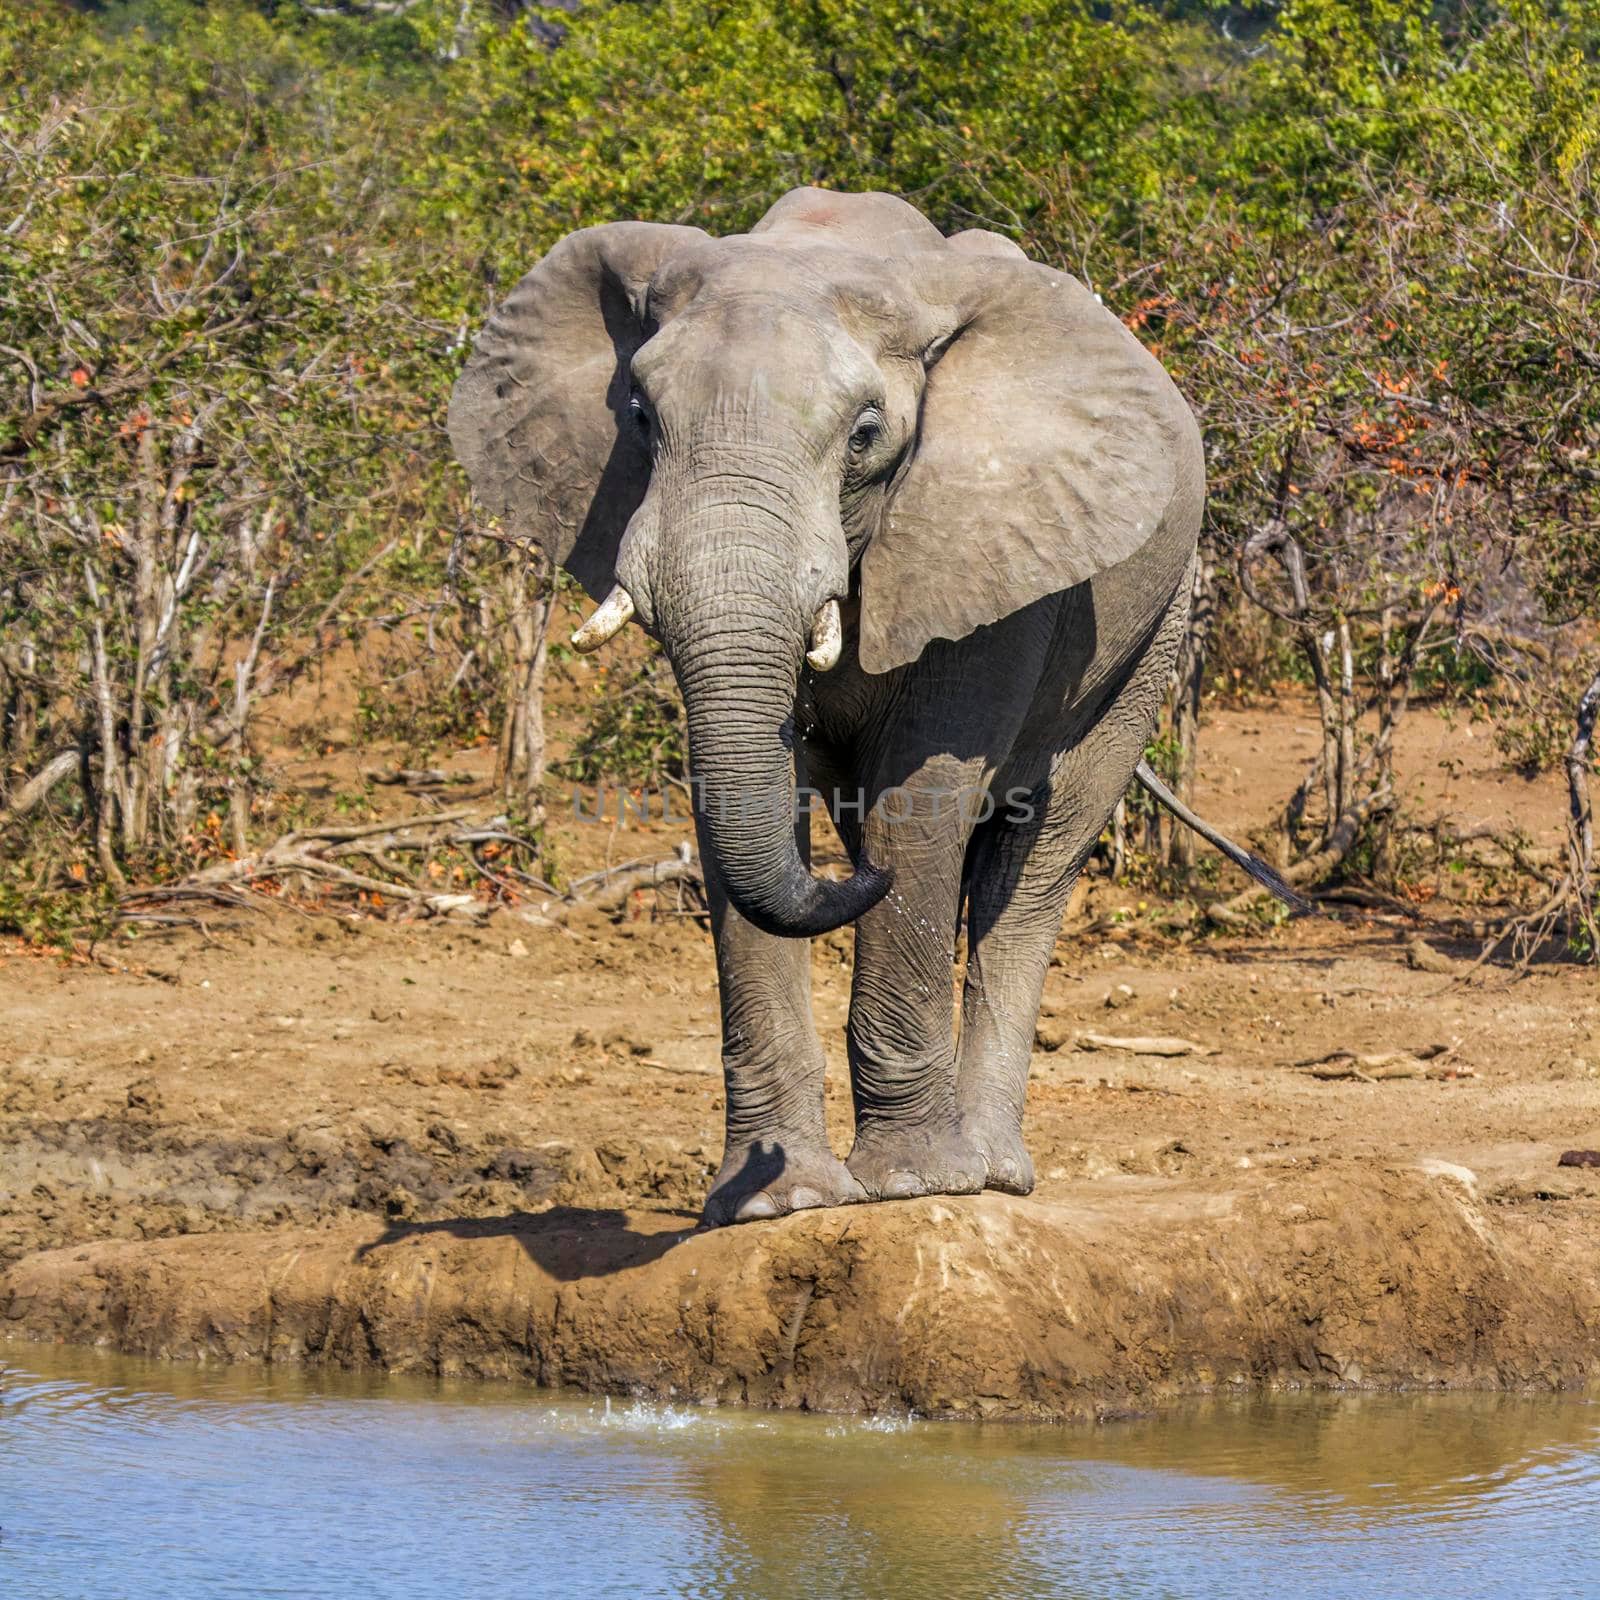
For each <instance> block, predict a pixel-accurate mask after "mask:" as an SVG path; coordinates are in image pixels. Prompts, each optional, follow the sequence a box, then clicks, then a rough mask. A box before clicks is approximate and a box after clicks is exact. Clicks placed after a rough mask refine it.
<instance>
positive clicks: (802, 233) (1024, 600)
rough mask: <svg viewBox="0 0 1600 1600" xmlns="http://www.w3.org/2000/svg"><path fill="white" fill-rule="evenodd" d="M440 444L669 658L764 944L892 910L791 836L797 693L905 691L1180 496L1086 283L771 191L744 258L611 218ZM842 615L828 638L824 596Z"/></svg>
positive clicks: (1150, 527) (867, 207)
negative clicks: (812, 687)
mask: <svg viewBox="0 0 1600 1600" xmlns="http://www.w3.org/2000/svg"><path fill="white" fill-rule="evenodd" d="M450 435H451V438H452V440H453V441H454V444H455V448H456V450H457V453H458V454H459V455H460V457H461V460H462V461H463V463H464V464H465V465H466V467H467V470H468V472H469V474H470V475H471V478H472V481H473V484H474V486H475V488H476V490H477V493H478V495H479V497H480V499H481V500H482V501H483V503H484V504H485V505H486V507H487V508H488V509H489V510H490V511H491V512H492V513H494V514H496V515H499V516H501V517H503V518H504V519H505V520H506V522H507V524H508V525H509V526H511V527H512V528H513V529H514V530H517V531H520V532H523V533H525V534H527V535H530V536H532V537H534V538H536V539H537V540H539V541H540V542H541V543H542V544H544V545H545V547H546V548H547V549H549V550H550V551H551V553H552V554H553V555H554V556H555V558H556V559H557V560H559V561H560V562H562V563H563V564H564V565H565V566H566V567H567V569H568V570H569V571H570V572H572V573H573V574H574V576H576V577H577V579H578V580H579V582H581V583H582V584H583V586H584V588H585V589H587V590H588V591H589V593H590V594H591V595H594V596H595V597H596V598H599V599H603V604H602V606H601V609H600V611H599V612H598V613H597V614H596V616H595V617H593V618H592V619H591V620H590V622H589V623H587V624H586V625H585V627H584V628H582V629H580V630H579V635H578V636H577V642H578V643H579V645H580V646H593V645H595V644H598V643H600V642H603V640H604V638H605V637H607V636H609V634H610V633H612V632H614V631H615V630H616V629H617V628H618V627H620V626H622V624H623V623H625V622H626V621H627V620H629V618H630V617H637V618H638V620H639V621H640V622H641V623H642V624H643V625H644V626H645V627H646V628H647V629H649V630H650V631H651V632H652V633H653V634H655V635H656V636H657V637H658V638H659V639H660V640H661V642H662V644H663V646H664V647H665V649H666V651H667V654H668V656H669V658H670V660H671V662H672V665H673V668H674V670H675V672H676V673H677V676H678V680H679V684H680V687H681V689H682V692H683V697H684V704H685V707H686V709H687V713H688V724H689V742H690V756H691V761H692V764H693V768H694V772H695V777H696V780H697V782H696V789H697V805H698V806H699V808H700V818H699V820H700V824H701V832H702V837H703V840H704V841H705V843H706V845H707V847H708V848H709V849H710V850H711V851H713V852H714V853H715V857H716V866H717V869H718V871H719V875H720V877H721V878H722V881H723V882H724V884H725V885H726V887H727V890H728V894H729V897H730V898H731V899H732V901H733V903H734V904H735V905H736V906H737V907H738V908H739V910H740V911H742V912H743V913H744V914H745V915H746V916H747V917H749V918H750V920H751V921H753V922H754V923H756V924H757V925H758V926H760V927H762V928H765V929H767V930H769V931H771V932H775V933H781V934H793V935H805V934H814V933H819V932H822V931H825V930H827V929H829V928H832V927H836V926H838V925H839V924H841V923H844V922H847V921H850V920H852V919H853V918H855V917H857V916H859V915H860V914H861V913H862V912H863V911H865V910H867V909H868V908H869V907H870V906H871V905H872V904H874V903H875V902H876V901H877V899H878V898H879V897H880V896H881V895H882V894H883V893H884V892H885V890H886V889H887V888H888V880H887V878H886V876H885V875H884V874H883V873H881V872H879V871H877V870H876V869H874V868H873V867H872V866H871V865H870V864H869V863H867V862H866V861H864V860H863V861H859V862H858V863H857V868H856V872H855V874H854V876H853V877H852V878H850V879H849V880H848V881H846V882H844V883H832V882H827V881H824V880H820V879H816V878H813V877H811V876H810V874H809V873H808V872H807V871H806V869H805V867H804V865H803V863H802V861H801V858H800V855H799V852H798V849H797V847H796V844H795V841H794V833H793V827H792V807H793V798H794V788H793V784H794V779H793V768H792V762H791V755H790V750H789V743H790V740H791V738H792V736H793V727H792V710H793V706H794V701H795V693H796V683H797V678H798V675H799V673H800V672H801V671H802V670H803V669H804V667H805V665H806V663H807V662H809V664H810V670H812V671H825V670H827V669H828V668H829V667H831V666H832V665H833V664H834V662H835V661H836V660H837V659H838V657H839V654H840V650H841V644H843V646H844V647H853V648H854V650H855V651H856V654H857V657H858V660H859V666H860V668H861V670H863V671H864V672H867V673H886V672H890V671H893V670H894V669H896V668H899V667H903V666H905V665H906V664H907V663H909V662H911V661H913V660H915V659H916V657H917V656H918V655H919V654H920V653H921V652H922V651H923V650H924V649H925V648H926V647H927V646H928V645H929V644H930V642H931V641H933V640H935V639H960V638H963V637H965V636H966V635H967V634H969V633H971V632H972V631H973V630H974V629H976V628H981V627H984V626H985V625H987V624H990V623H993V622H996V621H998V620H999V619H1000V618H1002V617H1004V616H1006V615H1008V614H1009V613H1011V612H1013V611H1015V610H1017V609H1018V608H1020V607H1022V606H1025V605H1028V604H1030V603H1031V602H1033V601H1036V600H1039V599H1042V598H1043V597H1045V596H1047V595H1051V594H1055V593H1057V592H1059V591H1061V590H1064V589H1068V588H1071V587H1072V586H1073V585H1075V584H1078V583H1081V582H1083V581H1084V580H1085V579H1087V578H1089V577H1090V576H1091V575H1092V574H1094V573H1096V572H1098V571H1100V570H1102V569H1103V568H1105V567H1108V566H1111V565H1113V564H1115V563H1117V562H1119V561H1122V560H1124V559H1125V558H1127V557H1128V556H1129V555H1131V554H1132V553H1133V552H1134V551H1135V550H1136V549H1137V548H1138V547H1139V546H1140V545H1141V544H1142V543H1143V542H1144V541H1145V540H1146V539H1147V538H1148V537H1149V536H1150V535H1151V534H1152V533H1153V532H1154V531H1155V530H1156V528H1157V527H1158V526H1159V525H1160V523H1161V521H1162V518H1163V516H1164V514H1165V512H1166V509H1167V506H1168V503H1169V501H1170V500H1171V499H1172V497H1173V495H1174V493H1175V492H1176V491H1177V488H1178V486H1179V479H1180V478H1181V477H1182V476H1183V475H1184V474H1185V473H1186V472H1192V471H1193V467H1192V466H1191V465H1190V463H1192V461H1193V460H1194V459H1196V452H1195V451H1194V448H1193V435H1194V423H1193V419H1192V418H1191V417H1190V415H1189V412H1188V409H1187V407H1185V405H1184V404H1183V402H1182V400H1181V399H1180V398H1179V396H1178V394H1177V391H1176V390H1175V389H1174V388H1173V387H1172V385H1171V383H1170V382H1169V381H1168V379H1167V377H1166V375H1165V374H1164V373H1163V371H1162V370H1161V367H1160V365H1159V364H1158V363H1157V362H1156V361H1155V360H1154V359H1153V358H1152V357H1151V356H1149V355H1148V354H1147V353H1146V352H1145V351H1144V349H1143V348H1142V347H1141V346H1140V345H1139V344H1138V342H1137V341H1136V340H1135V339H1134V338H1133V337H1132V336H1131V335H1130V334H1129V333H1128V332H1127V330H1126V329H1124V328H1123V327H1122V325H1121V324H1120V323H1119V322H1118V321H1117V320H1116V319H1115V318H1114V317H1112V316H1110V315H1109V314H1108V313H1107V312H1106V311H1104V310H1103V309H1102V308H1101V306H1100V305H1099V304H1098V302H1097V301H1096V300H1095V299H1094V297H1093V296H1092V295H1090V294H1089V293H1088V291H1087V290H1085V289H1084V287H1083V286H1082V285H1081V284H1080V283H1078V282H1077V281H1076V280H1075V279H1073V278H1070V277H1067V276H1065V275H1064V274H1062V273H1059V272H1054V271H1052V270H1050V269H1049V268H1046V267H1042V266H1038V265H1035V264H1034V263H1032V262H1030V261H1028V260H1027V259H1026V258H1025V257H1024V256H1023V254H1022V253H1021V251H1019V250H1018V249H1017V248H1016V247H1015V246H1014V245H1012V244H1010V243H1009V242H1008V241H1006V240H1004V239H1001V238H999V237H998V236H997V235H994V234H988V233H978V232H973V233H963V234H958V235H956V236H955V237H953V238H950V239H946V238H944V237H943V236H942V235H941V234H940V233H939V232H938V230H937V229H935V228H934V227H933V225H932V224H931V223H929V222H928V221H927V220H926V219H925V218H924V217H923V216H922V215H921V214H920V213H919V212H917V211H916V210H914V209H913V208H912V207H911V206H909V205H907V204H905V203H904V202H903V201H901V200H897V199H895V198H894V197H893V196H890V195H881V194H872V195H838V194H831V193H827V192H825V191H822V190H817V189H802V190H796V191H795V192H794V193H792V194H790V195H787V196H785V198H784V199H782V200H781V201H779V202H778V203H777V205H775V206H774V207H773V208H772V210H771V211H769V212H768V213H767V215H766V216H765V217H764V218H763V219H762V221H761V222H760V223H759V224H758V226H757V227H756V228H755V229H754V231H753V232H751V233H750V234H748V235H740V236H737V237H733V238H725V239H714V238H712V237H710V236H709V235H707V234H705V233H703V232H701V231H700V230H699V229H696V228H684V227H671V226H663V225H655V224H650V223H637V222H624V223H614V224H610V225H607V226H605V227H598V228H588V229H585V230H583V231H582V232H579V233H574V234H572V235H570V236H569V237H567V238H566V239H564V240H562V242H561V243H560V244H558V245H557V246H556V247H555V248H554V249H553V250H552V251H551V252H550V253H549V255H547V256H546V257H545V258H544V260H543V261H541V262H540V263H539V264H538V266H536V267H535V268H534V269H533V270H532V271H531V272H530V273H528V275H527V276H526V277H525V278H524V279H523V280H522V282H521V283H520V284H518V285H517V287H516V289H515V290H514V291H513V292H512V294H511V295H510V296H509V297H508V298H507V299H506V300H505V301H504V302H503V303H502V304H501V306H500V307H499V309H498V310H497V311H496V312H495V314H494V316H493V318H492V319H491V320H490V323H489V325H488V327H487V328H486V329H485V330H484V333H483V335H482V336H481V337H480V339H479V340H478V343H477V347H476V350H475V353H474V355H473V357H472V359H471V361H470V363H469V364H468V366H467V369H466V371H465V372H464V373H463V375H462V377H461V380H460V382H459V383H458V384H457V386H456V390H455V394H454V397H453V399H452V402H451V407H450ZM851 598H854V599H857V600H859V609H858V611H857V610H855V608H852V612H853V614H854V615H857V616H858V617H859V622H858V623H857V624H856V625H855V626H854V627H853V628H852V629H851V630H850V631H849V637H848V638H845V639H843V640H842V641H841V626H840V610H839V605H838V602H839V601H840V600H844V599H851Z"/></svg>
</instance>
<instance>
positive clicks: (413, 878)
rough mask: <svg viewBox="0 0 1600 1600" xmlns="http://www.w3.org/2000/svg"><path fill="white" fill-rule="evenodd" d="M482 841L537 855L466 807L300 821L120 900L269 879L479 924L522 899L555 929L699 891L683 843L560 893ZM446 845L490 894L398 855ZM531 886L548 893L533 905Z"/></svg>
mask: <svg viewBox="0 0 1600 1600" xmlns="http://www.w3.org/2000/svg"><path fill="white" fill-rule="evenodd" d="M486 845H494V846H496V847H498V848H499V849H501V850H502V851H504V852H505V854H506V855H507V856H511V855H514V854H515V853H516V852H519V851H520V852H523V853H525V854H527V855H536V851H537V846H536V845H535V843H534V841H533V840H531V839H524V838H522V837H521V836H520V835H518V834H516V833H514V832H512V831H511V829H510V824H509V822H508V820H507V819H506V818H505V817H503V816H494V817H488V818H483V817H477V818H474V816H473V810H472V808H471V807H461V808H458V809H455V810H451V811H439V812H435V813H433V814H431V815H427V816H418V817H403V818H399V819H397V820H389V821H383V822H362V823H351V824H344V825H334V824H328V825H324V826H318V827H309V828H297V829H295V830H294V831H293V832H292V833H286V834H285V835H284V836H283V837H282V838H281V839H278V840H276V841H274V842H273V843H272V844H269V845H266V846H264V847H263V848H262V849H260V850H256V851H253V852H251V853H249V854H247V855H241V856H237V857H234V858H231V859H229V860H226V861H219V862H215V863H213V864H212V865H211V866H208V867H204V868H202V869H201V870H200V871H198V872H195V873H192V874H191V875H190V876H189V877H187V878H184V879H182V880H180V881H179V882H177V883H175V884H172V885H167V886H163V887H157V888H149V889H142V890H137V891H134V892H133V893H132V894H130V895H128V896H127V897H126V898H125V900H124V902H123V903H124V906H125V908H126V909H125V916H126V917H127V919H128V920H135V919H138V920H150V919H151V918H152V917H153V916H157V915H163V913H159V912H156V911H155V910H154V907H155V906H156V905H157V903H159V902H176V901H181V900H182V899H184V898H190V899H195V898H211V899H213V900H216V901H217V902H218V903H233V902H230V901H227V900H225V898H224V897H225V896H228V895H238V896H239V901H238V903H251V904H260V903H262V902H261V901H260V899H259V897H257V898H255V899H252V900H250V901H248V902H247V901H245V899H244V897H243V891H250V890H263V889H268V888H270V887H272V886H276V887H277V888H278V889H280V890H281V889H283V888H284V887H285V886H287V885H292V884H297V883H303V884H306V885H312V884H315V885H318V886H320V887H321V888H322V889H323V890H324V891H325V892H326V893H327V894H329V895H332V896H337V895H339V894H340V893H341V892H342V893H343V894H344V895H346V896H347V897H349V898H353V899H355V900H356V902H357V903H358V904H360V903H361V902H362V899H363V897H364V899H365V903H366V904H367V905H368V906H371V907H374V908H384V909H386V908H388V907H389V906H390V905H394V906H398V907H399V908H400V909H401V912H402V914H403V915H404V914H410V915H418V916H465V917H469V918H471V919H473V920H474V921H482V920H483V919H485V918H486V917H488V916H489V915H490V914H491V913H492V912H493V911H494V910H495V909H496V905H497V904H498V903H504V904H511V905H518V907H519V914H520V915H521V916H522V917H523V919H524V920H526V921H528V922H533V923H537V924H542V925H547V926H555V925H559V924H560V923H563V922H565V921H566V919H567V918H568V917H569V916H570V915H571V914H572V913H573V912H574V911H576V910H578V909H579V908H584V907H586V908H590V909H594V910H598V911H611V910H615V909H616V908H617V907H619V906H622V905H625V904H626V903H627V901H628V900H629V898H630V897H631V896H632V895H634V894H635V893H637V892H638V891H639V890H641V889H647V888H652V887H659V886H661V885H664V884H678V885H682V886H685V887H687V888H690V889H692V890H695V891H700V890H702V889H703V880H702V878H701V874H700V866H699V863H698V861H696V859H695V856H694V853H693V851H692V850H691V849H690V847H689V845H688V843H687V842H685V843H683V844H681V845H679V847H678V851H677V853H676V854H675V855H671V856H668V857H666V858H665V859H664V860H660V861H633V862H628V863H626V864H625V865H623V866H621V867H617V868H613V869H610V870H607V871H603V872H596V873H590V874H588V875H587V876H586V877H584V878H581V879H579V880H578V881H577V882H576V883H574V884H573V885H572V886H571V888H569V889H568V890H567V891H566V892H564V893H563V892H561V891H559V890H557V889H555V888H554V887H553V886H552V885H550V884H548V883H546V882H545V881H544V879H543V878H540V877H538V876H536V875H535V874H533V873H531V872H526V871H524V870H522V869H521V868H518V867H516V866H515V865H513V864H511V862H510V861H509V860H499V859H497V860H495V861H494V863H493V864H492V865H491V864H490V863H489V862H488V861H486V860H485V859H484V849H483V847H484V846H486ZM447 852H448V853H451V854H453V855H455V856H456V857H457V867H456V871H457V873H458V874H460V873H468V874H471V875H472V876H473V877H475V878H477V879H478V880H479V882H480V883H481V884H482V885H483V886H485V887H486V888H487V889H489V890H490V891H492V896H493V897H486V896H485V895H484V894H483V893H481V892H478V891H471V890H468V891H464V890H462V889H461V888H459V887H455V888H448V889H447V888H444V887H443V886H441V887H438V888H434V887H431V886H430V885H429V883H428V881H427V878H426V876H425V875H424V874H423V873H421V872H419V871H414V870H413V869H412V868H411V867H410V866H408V865H407V864H406V863H405V862H403V861H401V860H399V859H397V858H398V857H401V856H408V857H422V858H424V859H426V860H428V862H429V863H430V869H432V870H436V869H434V868H433V863H434V862H435V860H436V858H437V857H439V856H440V855H442V854H445V853H447ZM529 889H532V890H534V891H537V892H539V893H542V894H543V895H544V896H545V898H544V899H542V900H540V901H538V902H536V903H532V902H529V901H528V900H527V899H526V895H527V891H528V890H529ZM277 903H281V902H277Z"/></svg>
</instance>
